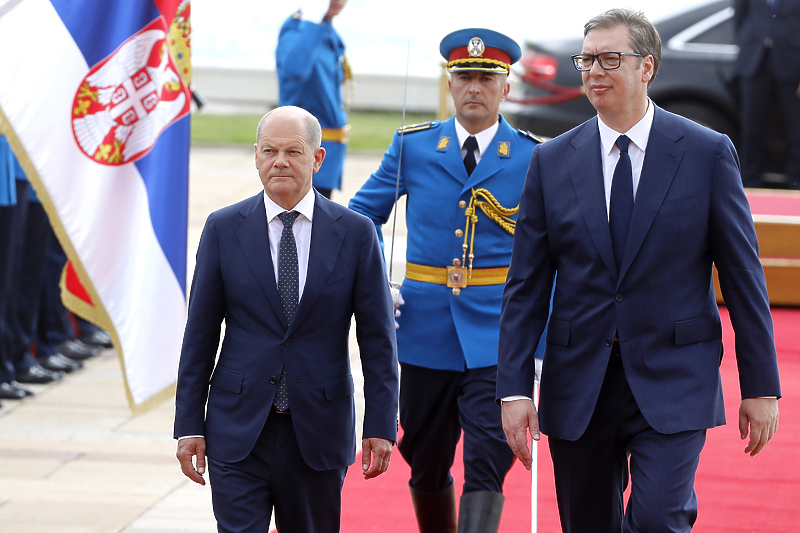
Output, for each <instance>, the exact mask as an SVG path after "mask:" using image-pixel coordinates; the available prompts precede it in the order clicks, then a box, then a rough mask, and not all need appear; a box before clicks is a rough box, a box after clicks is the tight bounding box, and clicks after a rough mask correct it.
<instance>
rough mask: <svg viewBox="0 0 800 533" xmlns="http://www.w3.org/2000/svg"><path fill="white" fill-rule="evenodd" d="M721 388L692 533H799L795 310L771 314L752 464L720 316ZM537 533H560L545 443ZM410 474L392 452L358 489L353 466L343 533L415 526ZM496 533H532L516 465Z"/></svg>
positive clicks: (456, 472) (798, 330)
mask: <svg viewBox="0 0 800 533" xmlns="http://www.w3.org/2000/svg"><path fill="white" fill-rule="evenodd" d="M722 313H723V326H724V332H723V341H724V343H725V358H724V360H723V363H722V380H723V387H724V391H725V404H726V408H727V416H728V425H726V426H722V427H720V428H716V429H713V430H711V431H709V432H708V441H707V443H706V447H705V449H704V451H703V453H702V455H701V456H700V467H699V469H698V472H697V482H696V489H697V495H698V500H699V509H700V511H699V517H698V520H697V524H696V525H695V528H694V532H695V533H755V532H758V533H767V532H769V533H798V532H800V458H799V457H798V451H800V448H799V447H798V444H800V413H799V412H798V411H800V310H793V309H773V320H774V323H775V343H776V345H777V348H778V363H779V365H780V372H781V386H782V389H783V395H784V396H783V398H782V399H781V400H780V402H779V404H778V405H779V407H780V414H781V419H780V427H779V429H778V433H777V435H776V437H775V439H774V440H773V441H772V442H770V444H769V445H768V446H767V448H766V449H765V450H764V451H763V452H761V454H759V455H758V456H756V457H754V458H752V457H749V456H746V455H745V454H744V453H743V450H744V447H745V442H743V441H741V440H739V435H738V429H737V427H738V408H739V384H738V376H737V373H736V359H735V357H734V349H733V340H734V339H733V328H732V327H731V325H730V320H729V319H728V316H727V313H726V312H725V310H724V309H723V310H722ZM538 452H539V455H538V457H539V478H538V483H537V486H538V492H539V495H538V512H539V519H538V531H539V532H540V533H557V532H559V531H560V527H559V522H558V511H557V509H556V503H555V489H554V487H553V475H552V464H551V462H550V455H549V452H548V450H547V443H546V438H543V439H542V442H541V443H540V444H539V445H538ZM460 458H461V451H460V450H459V451H458V453H457V454H456V465H455V467H454V469H453V476H454V477H455V478H456V493H457V496H460V492H461V485H462V483H463V466H462V464H461V463H460V462H459V460H460ZM409 474H410V470H409V468H408V466H407V465H406V463H405V461H403V458H402V457H401V456H400V454H399V453H398V452H397V451H396V450H395V452H394V454H393V456H392V465H391V467H390V468H389V471H388V472H387V473H385V474H383V475H382V476H380V477H378V478H376V479H373V480H370V481H364V480H363V478H362V476H361V467H360V459H359V461H358V462H357V463H356V464H355V465H354V466H353V467H351V468H350V469H349V471H348V475H347V479H346V480H345V485H344V493H343V496H342V497H343V509H342V532H343V533H363V532H367V531H380V532H384V533H394V532H414V531H417V529H416V521H415V518H414V511H413V507H412V505H411V497H410V496H409V493H408V478H409ZM504 492H505V495H506V504H505V510H504V513H503V520H502V522H501V524H500V531H501V532H503V533H526V532H530V531H531V519H530V516H531V508H530V507H531V506H530V474H529V473H528V472H527V471H526V470H525V469H524V468H523V467H522V466H521V465H520V464H519V463H515V465H514V467H513V468H512V469H511V472H510V473H509V475H508V477H507V478H506V483H505V488H504Z"/></svg>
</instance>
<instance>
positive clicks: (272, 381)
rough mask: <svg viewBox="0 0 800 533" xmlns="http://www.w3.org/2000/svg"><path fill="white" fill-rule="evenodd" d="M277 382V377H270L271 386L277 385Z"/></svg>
mask: <svg viewBox="0 0 800 533" xmlns="http://www.w3.org/2000/svg"><path fill="white" fill-rule="evenodd" d="M277 382H278V378H276V377H275V376H270V377H269V384H270V385H275V384H276V383H277Z"/></svg>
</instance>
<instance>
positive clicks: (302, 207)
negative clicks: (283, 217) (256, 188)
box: [264, 187, 316, 223]
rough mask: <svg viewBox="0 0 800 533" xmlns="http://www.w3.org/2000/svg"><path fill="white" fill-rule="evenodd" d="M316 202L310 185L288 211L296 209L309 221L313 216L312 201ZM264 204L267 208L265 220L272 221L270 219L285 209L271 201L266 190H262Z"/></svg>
mask: <svg viewBox="0 0 800 533" xmlns="http://www.w3.org/2000/svg"><path fill="white" fill-rule="evenodd" d="M315 202H316V195H315V194H314V188H313V187H312V188H311V189H310V190H309V191H308V192H307V193H306V195H305V196H303V199H302V200H300V201H299V202H297V205H296V206H294V208H293V209H290V211H297V212H298V213H300V214H301V215H303V216H304V217H306V218H307V219H308V220H309V221H311V220H313V218H314V203H315ZM264 206H265V207H266V208H267V222H268V223H269V222H272V220H273V219H274V218H275V217H277V216H278V215H280V214H281V213H283V212H284V211H286V209H284V208H282V207H281V206H279V205H278V204H276V203H275V202H273V201H272V198H270V197H269V196H267V191H264Z"/></svg>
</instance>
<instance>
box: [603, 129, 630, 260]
mask: <svg viewBox="0 0 800 533" xmlns="http://www.w3.org/2000/svg"><path fill="white" fill-rule="evenodd" d="M630 142H631V140H630V139H629V138H628V137H627V136H625V135H620V136H619V137H617V147H618V148H619V161H617V166H616V167H615V168H614V178H613V179H612V180H611V201H610V203H609V210H608V226H609V229H610V230H611V246H612V248H613V249H614V261H615V262H616V263H617V269H618V270H619V269H621V268H622V255H623V253H624V252H625V242H626V241H627V240H628V228H629V227H630V225H631V213H633V171H632V170H631V158H630V156H628V144H629V143H630Z"/></svg>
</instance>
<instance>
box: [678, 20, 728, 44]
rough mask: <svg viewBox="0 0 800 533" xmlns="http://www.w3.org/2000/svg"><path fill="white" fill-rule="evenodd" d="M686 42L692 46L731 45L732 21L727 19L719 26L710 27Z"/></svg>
mask: <svg viewBox="0 0 800 533" xmlns="http://www.w3.org/2000/svg"><path fill="white" fill-rule="evenodd" d="M688 42H689V43H692V44H728V45H730V44H733V42H734V32H733V19H732V18H729V19H727V20H724V21H722V22H721V23H719V24H716V25H714V26H711V27H710V28H709V29H707V30H706V31H704V32H702V33H700V34H698V35H697V36H696V37H694V38H693V39H690V40H689V41H688Z"/></svg>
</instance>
